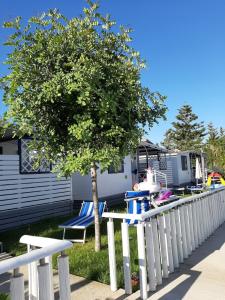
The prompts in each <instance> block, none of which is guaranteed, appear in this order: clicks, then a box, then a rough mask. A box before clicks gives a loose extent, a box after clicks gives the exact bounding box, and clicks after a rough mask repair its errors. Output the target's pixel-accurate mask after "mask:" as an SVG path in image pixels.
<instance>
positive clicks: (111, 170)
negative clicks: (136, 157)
mask: <svg viewBox="0 0 225 300" xmlns="http://www.w3.org/2000/svg"><path fill="white" fill-rule="evenodd" d="M122 173H124V160H122V161H121V166H120V168H118V169H115V167H114V166H113V165H111V166H109V167H108V174H122Z"/></svg>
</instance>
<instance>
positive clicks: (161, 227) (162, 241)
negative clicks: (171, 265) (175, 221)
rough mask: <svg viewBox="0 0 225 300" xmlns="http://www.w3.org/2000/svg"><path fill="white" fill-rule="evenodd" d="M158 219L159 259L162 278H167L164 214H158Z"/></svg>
mask: <svg viewBox="0 0 225 300" xmlns="http://www.w3.org/2000/svg"><path fill="white" fill-rule="evenodd" d="M158 218H159V219H158V220H159V241H160V249H161V259H162V271H163V278H168V275H169V272H168V263H167V249H166V240H165V226H164V215H160V216H159V217H158Z"/></svg>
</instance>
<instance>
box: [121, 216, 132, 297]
mask: <svg viewBox="0 0 225 300" xmlns="http://www.w3.org/2000/svg"><path fill="white" fill-rule="evenodd" d="M121 233H122V247H123V274H124V284H125V293H126V294H132V286H131V268H130V242H129V231H128V224H127V222H126V220H125V219H124V220H123V223H121Z"/></svg>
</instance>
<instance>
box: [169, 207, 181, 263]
mask: <svg viewBox="0 0 225 300" xmlns="http://www.w3.org/2000/svg"><path fill="white" fill-rule="evenodd" d="M170 224H171V238H172V253H173V263H174V267H175V268H178V267H179V259H178V250H177V244H178V241H177V231H176V221H175V211H174V210H171V212H170Z"/></svg>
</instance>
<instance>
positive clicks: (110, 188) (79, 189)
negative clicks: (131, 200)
mask: <svg viewBox="0 0 225 300" xmlns="http://www.w3.org/2000/svg"><path fill="white" fill-rule="evenodd" d="M97 176H98V179H97V180H98V181H97V182H98V196H99V198H101V197H107V196H113V195H117V194H120V193H124V192H125V191H127V190H130V189H131V188H132V173H131V157H130V156H126V157H125V159H124V173H115V174H108V171H105V172H103V173H102V174H101V172H100V170H98V174H97ZM72 190H73V199H74V200H84V199H91V198H92V194H91V176H90V175H87V176H81V175H80V174H79V173H75V174H73V176H72Z"/></svg>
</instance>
